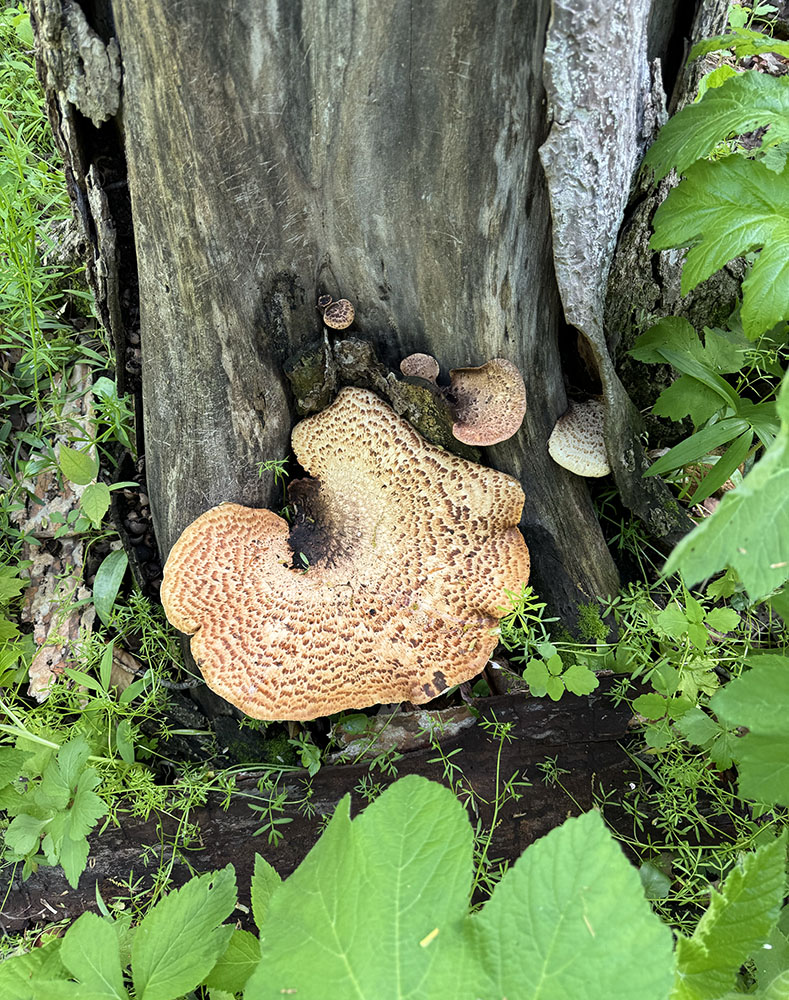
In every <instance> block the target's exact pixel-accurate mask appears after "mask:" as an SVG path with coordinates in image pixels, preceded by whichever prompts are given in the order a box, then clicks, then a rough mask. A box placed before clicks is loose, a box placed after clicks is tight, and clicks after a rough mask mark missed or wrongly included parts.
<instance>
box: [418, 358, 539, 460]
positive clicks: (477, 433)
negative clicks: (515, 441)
mask: <svg viewBox="0 0 789 1000" xmlns="http://www.w3.org/2000/svg"><path fill="white" fill-rule="evenodd" d="M400 371H401V372H402V373H403V375H405V376H406V377H407V378H421V379H424V381H426V382H429V383H431V385H433V386H434V387H435V389H436V391H437V392H440V393H441V394H442V395H443V396H444V397H445V398H446V400H447V402H448V404H449V406H450V408H451V410H452V415H453V417H454V424H453V426H452V433H453V434H454V436H455V437H456V438H457V440H458V441H462V442H463V444H468V445H474V446H476V447H480V448H481V447H487V446H489V445H492V444H500V443H501V442H502V441H507V440H508V439H509V438H511V437H512V436H513V435H514V434H517V432H518V430H519V429H520V426H521V424H522V423H523V418H524V416H525V415H526V386H525V385H524V383H523V377H522V376H521V373H520V372H519V371H518V369H517V368H516V367H515V365H514V364H513V363H512V362H511V361H507V360H506V358H493V360H492V361H488V362H487V363H486V364H484V365H480V366H479V367H478V368H453V369H452V371H450V373H449V383H450V384H449V386H448V388H447V389H442V388H441V387H440V386H439V385H438V382H437V379H438V374H439V364H438V362H437V361H436V359H435V358H434V357H432V356H431V355H430V354H409V355H408V357H407V358H403V360H402V361H401V362H400Z"/></svg>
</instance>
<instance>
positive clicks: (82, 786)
mask: <svg viewBox="0 0 789 1000" xmlns="http://www.w3.org/2000/svg"><path fill="white" fill-rule="evenodd" d="M100 783H101V779H100V778H99V776H98V774H97V773H96V771H94V770H93V768H92V767H89V768H87V769H86V770H85V771H84V772H83V773H82V774H81V775H80V776H79V781H78V782H77V787H76V791H75V793H74V798H73V800H72V803H71V806H70V807H69V810H68V818H69V824H68V827H67V829H66V832H67V834H68V836H69V837H71V839H72V840H78V839H79V838H80V837H87V835H88V834H89V833H90V831H91V830H92V829H93V827H94V826H95V825H96V824H97V823H98V821H99V820H100V819H101V817H102V816H104V815H105V813H106V812H107V807H106V805H105V804H104V802H102V800H101V799H100V798H99V796H98V795H96V793H95V792H94V791H93V789H94V788H97V787H98V785H99V784H100Z"/></svg>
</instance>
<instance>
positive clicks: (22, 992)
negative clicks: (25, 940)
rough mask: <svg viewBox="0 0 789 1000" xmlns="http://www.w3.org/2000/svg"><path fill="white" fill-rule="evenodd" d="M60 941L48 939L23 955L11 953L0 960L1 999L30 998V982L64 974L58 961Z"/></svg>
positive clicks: (62, 966) (63, 967) (21, 999)
mask: <svg viewBox="0 0 789 1000" xmlns="http://www.w3.org/2000/svg"><path fill="white" fill-rule="evenodd" d="M60 945H61V942H60V941H50V942H49V943H48V944H45V945H44V946H43V947H42V948H34V949H33V950H32V951H29V952H27V953H26V954H25V955H12V956H11V957H10V958H6V959H4V960H3V961H2V962H0V996H2V997H3V1000H30V997H31V996H32V983H33V982H35V981H39V980H47V979H58V978H60V977H61V976H65V975H66V974H67V973H66V968H65V966H64V965H63V963H62V962H61V961H60Z"/></svg>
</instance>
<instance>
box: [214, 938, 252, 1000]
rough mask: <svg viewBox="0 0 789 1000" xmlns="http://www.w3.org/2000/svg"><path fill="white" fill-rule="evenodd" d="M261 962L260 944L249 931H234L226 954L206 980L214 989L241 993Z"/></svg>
mask: <svg viewBox="0 0 789 1000" xmlns="http://www.w3.org/2000/svg"><path fill="white" fill-rule="evenodd" d="M259 962H260V942H259V941H258V939H257V938H256V937H255V935H254V934H250V933H249V931H242V930H234V931H233V936H232V937H231V938H230V941H229V942H228V945H227V948H226V950H225V953H224V954H223V955H222V956H221V958H220V959H219V961H218V962H217V963H216V965H215V966H214V967H213V969H212V970H211V972H210V973H209V974H208V976H207V977H206V979H205V985H206V986H210V987H211V988H213V989H220V990H226V991H227V992H228V993H240V992H241V990H243V989H244V986H245V985H246V982H247V980H248V979H249V977H250V976H251V975H252V973H253V972H254V971H255V969H256V967H257V965H258V963H259Z"/></svg>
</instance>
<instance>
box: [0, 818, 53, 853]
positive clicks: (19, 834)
mask: <svg viewBox="0 0 789 1000" xmlns="http://www.w3.org/2000/svg"><path fill="white" fill-rule="evenodd" d="M47 822H48V820H46V819H37V818H36V817H35V816H30V815H28V814H27V813H20V815H19V816H15V817H14V819H12V820H11V822H10V823H9V825H8V829H7V830H6V831H5V834H4V837H5V842H6V844H7V845H8V846H9V847H10V848H11V850H12V851H14V853H15V854H22V855H24V854H29V853H30V852H31V851H35V850H37V849H38V845H39V842H40V840H41V834H42V833H43V832H44V830H45V828H46V825H47Z"/></svg>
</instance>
